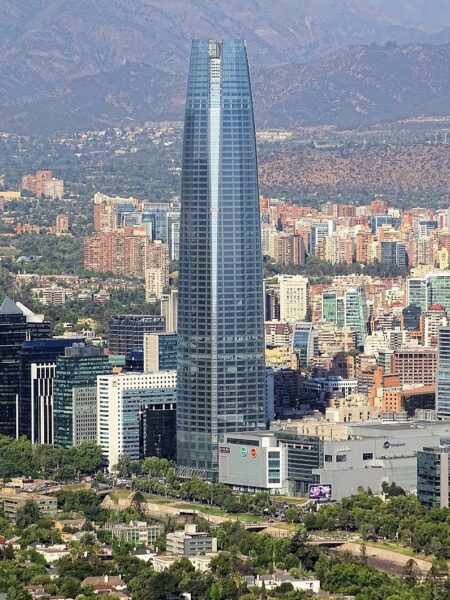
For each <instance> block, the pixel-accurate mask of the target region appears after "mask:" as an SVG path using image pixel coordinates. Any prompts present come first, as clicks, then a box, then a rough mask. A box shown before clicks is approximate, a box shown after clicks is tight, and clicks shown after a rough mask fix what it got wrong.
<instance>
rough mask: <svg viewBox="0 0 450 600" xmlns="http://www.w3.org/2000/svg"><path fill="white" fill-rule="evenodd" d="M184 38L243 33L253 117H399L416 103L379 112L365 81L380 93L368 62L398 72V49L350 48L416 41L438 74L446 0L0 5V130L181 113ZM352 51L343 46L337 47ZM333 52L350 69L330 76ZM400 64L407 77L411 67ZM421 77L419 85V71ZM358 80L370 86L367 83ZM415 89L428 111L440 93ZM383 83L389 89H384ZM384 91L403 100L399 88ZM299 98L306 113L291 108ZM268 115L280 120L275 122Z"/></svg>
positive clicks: (25, 0)
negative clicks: (354, 65)
mask: <svg viewBox="0 0 450 600" xmlns="http://www.w3.org/2000/svg"><path fill="white" fill-rule="evenodd" d="M193 37H243V38H245V39H247V41H248V47H249V58H250V63H251V68H252V73H253V79H254V87H255V100H256V109H257V115H258V119H260V120H261V122H262V123H267V124H281V125H289V126H291V125H292V124H303V123H305V124H307V123H309V122H310V121H312V122H314V123H315V122H317V118H319V119H331V122H333V123H337V124H342V125H345V124H346V122H347V120H348V122H349V123H350V124H351V123H355V124H356V125H358V124H359V123H364V122H371V121H372V120H375V121H376V120H377V119H379V118H388V119H389V118H395V116H396V115H397V114H399V115H400V116H403V113H404V115H405V116H409V115H410V114H411V110H412V104H413V103H412V102H411V101H410V100H408V101H406V103H405V110H404V111H402V110H394V105H395V102H394V101H393V100H392V97H391V96H390V100H389V102H388V104H389V106H385V107H380V106H379V103H378V102H376V101H375V100H374V99H373V97H372V92H373V87H375V89H377V88H379V91H380V93H381V94H383V91H384V90H383V85H384V84H387V83H388V82H387V81H386V78H383V77H382V73H381V70H380V68H379V66H377V64H374V63H373V61H375V63H377V62H378V63H382V62H384V63H385V68H386V69H387V73H390V74H391V77H392V79H393V80H395V79H398V77H399V76H401V73H400V74H399V73H398V72H397V73H396V71H395V64H396V62H397V63H399V62H400V58H401V57H400V56H399V54H398V51H397V54H396V55H395V54H394V53H393V52H392V51H390V50H389V48H388V50H382V51H379V52H378V55H377V53H376V52H375V51H374V50H369V51H367V52H368V53H369V54H367V55H366V56H365V57H364V56H363V57H361V56H360V53H361V51H358V50H355V49H354V48H361V47H369V48H370V44H371V43H373V42H377V43H378V44H380V46H381V48H384V46H383V44H386V43H388V42H390V41H391V40H395V41H396V42H398V43H399V45H404V47H405V48H410V47H411V44H415V43H418V44H419V45H421V46H423V47H424V48H425V49H424V50H423V52H425V54H426V55H427V56H429V57H430V61H431V62H432V63H433V64H430V72H431V73H434V72H435V70H436V69H437V70H440V69H441V67H440V63H441V62H442V59H440V58H439V57H438V56H436V53H435V52H434V51H433V50H432V44H436V46H435V47H437V48H438V47H440V46H439V44H440V45H443V46H445V47H446V44H448V43H450V3H448V2H447V1H446V0H433V2H432V3H430V2H427V0H396V2H395V3H392V2H391V0H371V2H370V3H369V2H366V3H364V2H363V3H361V2H360V0H339V2H336V1H335V0H278V2H277V3H273V2H272V0H247V1H246V2H245V3H242V2H241V0H228V1H227V3H223V2H222V1H219V0H77V2H73V0H0V73H1V78H0V128H2V129H6V130H9V129H11V130H12V131H20V132H26V131H27V129H29V130H30V132H31V133H33V132H46V131H55V130H59V129H60V128H61V127H62V128H63V129H64V127H67V126H68V124H69V123H70V124H71V127H73V128H75V129H79V128H80V127H82V126H83V120H84V121H85V122H86V126H90V127H91V126H92V127H96V126H97V125H100V124H102V123H103V124H105V126H107V125H108V124H116V123H118V122H119V121H120V118H124V119H135V120H136V121H140V120H143V119H144V120H154V119H160V118H182V103H183V98H184V88H185V81H186V75H187V68H188V63H189V46H190V40H191V39H192V38H193ZM349 46H350V48H351V49H347V50H345V48H348V47H349ZM388 46H389V44H388ZM402 47H403V46H402ZM389 52H390V54H389ZM406 52H409V53H411V52H412V50H411V49H409V50H406ZM339 53H341V54H339ZM342 53H343V54H342ZM346 53H347V54H346ZM341 55H344V56H346V55H348V56H349V57H350V58H349V60H348V61H347V62H345V61H344V63H345V64H344V66H345V65H346V66H345V68H346V69H347V72H345V69H342V68H341V70H340V72H339V74H336V73H332V72H331V71H330V69H331V66H332V63H333V60H334V61H335V66H337V67H341V65H340V64H339V60H340V59H339V56H341ZM330 57H331V58H330ZM352 57H353V59H354V60H356V61H359V63H357V64H360V65H361V74H360V77H362V78H363V79H365V80H366V86H362V85H361V84H362V82H361V81H358V78H357V77H355V74H354V73H353V72H352V69H351V64H350V63H351V61H352ZM371 61H372V63H371ZM341 62H342V59H341ZM363 63H364V64H363ZM370 64H372V67H370ZM369 67H370V68H371V69H372V70H374V74H373V76H372V75H370V73H368V69H369ZM314 70H315V71H316V72H315V71H314ZM397 70H398V69H397ZM407 70H408V73H411V72H412V71H411V68H410V65H409V64H408V65H407ZM353 71H354V69H353ZM322 72H323V76H322ZM301 77H304V78H305V79H306V80H307V81H309V82H310V83H311V84H312V85H313V87H312V89H310V90H309V92H308V91H305V89H303V86H302V85H301V81H300V78H301ZM326 77H328V80H330V77H331V78H332V79H333V81H334V82H335V83H334V85H335V88H336V89H337V90H338V100H339V99H340V101H339V102H338V106H337V107H336V106H331V105H332V104H333V93H334V92H333V90H330V89H328V91H327V80H326V79H325V78H326ZM377 79H378V81H379V83H377V81H376V80H377ZM420 81H421V86H422V85H424V86H425V88H426V86H427V84H426V82H425V81H424V77H423V76H422V75H421V79H420ZM133 85H136V88H137V89H136V90H133V89H132V86H133ZM345 85H347V88H348V89H345ZM130 86H131V89H130ZM367 86H369V88H370V89H368V90H366V89H365V88H366V87H367ZM371 86H372V87H371ZM421 86H416V92H417V93H418V97H420V98H423V99H424V106H425V110H426V111H428V110H431V106H432V105H433V103H434V105H436V107H437V108H436V110H440V106H441V105H442V104H444V103H445V98H446V96H445V94H443V93H442V92H441V91H440V90H438V91H437V92H436V93H435V95H436V98H435V99H434V101H431V100H430V97H429V96H430V92H431V91H432V90H431V87H430V86H428V87H429V89H424V90H423V89H422V87H421ZM391 87H392V86H391ZM406 87H408V89H411V90H413V91H414V85H412V83H411V82H409V83H408V82H406ZM272 88H273V90H274V98H272V99H271V98H267V97H266V96H267V95H268V94H267V90H268V89H272ZM419 88H420V89H419ZM289 90H291V92H290V94H288V96H289V97H288V96H286V94H287V93H288V91H289ZM314 90H316V92H317V93H316V92H315V91H314ZM389 90H390V88H389V86H388V90H387V91H388V92H389V93H388V96H389V94H390V93H391V92H390V91H389ZM391 91H392V93H393V94H394V95H397V96H399V97H400V98H403V97H404V94H402V90H395V89H392V90H391ZM366 92H367V94H368V96H369V97H368V100H367V102H368V105H367V106H360V107H359V110H362V115H360V116H359V117H358V114H356V116H355V115H354V114H353V112H352V110H351V109H350V108H349V106H350V105H351V104H352V102H353V104H355V99H354V98H353V99H352V94H360V95H362V96H363V97H366V95H367V94H366ZM369 92H370V93H369ZM256 94H257V95H256ZM260 94H263V96H260ZM327 94H328V96H327ZM442 96H444V97H445V98H442ZM283 99H284V100H283ZM58 100H59V101H60V102H61V103H62V106H58ZM314 102H316V103H318V105H317V118H312V117H311V115H310V114H309V113H310V112H311V111H312V110H314ZM299 104H302V105H304V107H305V108H304V109H303V107H301V110H299V109H298V105H299ZM363 104H364V103H363ZM346 106H347V108H345V107H346ZM371 106H373V108H371ZM428 107H430V108H428ZM63 108H64V110H65V111H66V117H67V118H66V119H65V118H64V112H63V110H62V109H63ZM355 110H356V109H355ZM414 110H416V109H414ZM356 112H357V113H358V111H356ZM77 113H78V114H79V115H80V118H78V117H77ZM52 114H53V116H54V118H53V123H52V118H51V117H52ZM277 115H280V116H283V115H284V116H283V119H280V118H278V116H277ZM81 116H82V117H81ZM326 122H327V121H326Z"/></svg>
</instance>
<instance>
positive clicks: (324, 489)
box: [309, 483, 333, 500]
mask: <svg viewBox="0 0 450 600" xmlns="http://www.w3.org/2000/svg"><path fill="white" fill-rule="evenodd" d="M332 491H333V490H332V487H331V484H330V483H314V484H312V485H310V486H309V499H310V500H331V495H332Z"/></svg>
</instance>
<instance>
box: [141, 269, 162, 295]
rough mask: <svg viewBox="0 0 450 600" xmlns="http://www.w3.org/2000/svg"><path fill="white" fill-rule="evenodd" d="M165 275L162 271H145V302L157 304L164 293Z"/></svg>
mask: <svg viewBox="0 0 450 600" xmlns="http://www.w3.org/2000/svg"><path fill="white" fill-rule="evenodd" d="M163 278H164V274H163V271H162V270H161V269H145V301H146V302H155V301H156V300H159V299H160V298H161V296H162V293H163V288H164V285H165V284H164V282H163Z"/></svg>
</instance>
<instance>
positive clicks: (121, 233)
mask: <svg viewBox="0 0 450 600" xmlns="http://www.w3.org/2000/svg"><path fill="white" fill-rule="evenodd" d="M83 255H84V268H85V269H86V270H88V271H98V272H99V273H109V272H111V273H116V274H118V275H128V276H134V277H143V276H144V272H145V270H146V269H149V268H156V269H160V270H161V271H162V278H163V285H167V284H168V282H169V249H168V246H167V244H163V243H162V242H160V241H158V240H156V241H152V240H151V238H150V237H149V236H148V235H147V231H146V229H145V227H125V228H123V229H114V230H113V231H110V232H99V233H96V234H95V235H92V236H90V237H86V238H84V246H83Z"/></svg>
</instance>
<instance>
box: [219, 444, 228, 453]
mask: <svg viewBox="0 0 450 600" xmlns="http://www.w3.org/2000/svg"><path fill="white" fill-rule="evenodd" d="M219 452H220V454H230V448H229V447H228V446H220V448H219Z"/></svg>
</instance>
